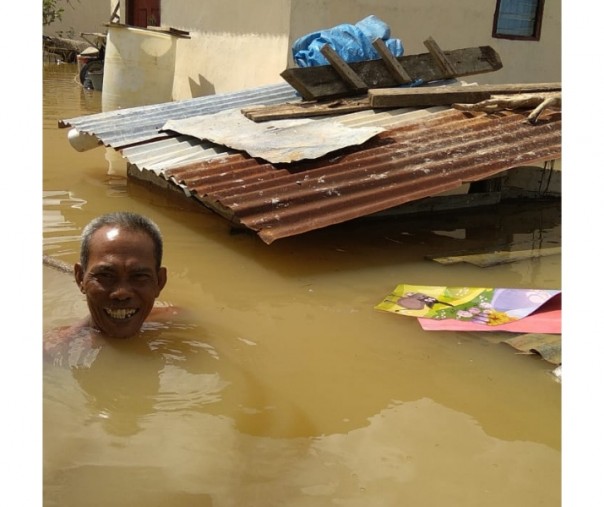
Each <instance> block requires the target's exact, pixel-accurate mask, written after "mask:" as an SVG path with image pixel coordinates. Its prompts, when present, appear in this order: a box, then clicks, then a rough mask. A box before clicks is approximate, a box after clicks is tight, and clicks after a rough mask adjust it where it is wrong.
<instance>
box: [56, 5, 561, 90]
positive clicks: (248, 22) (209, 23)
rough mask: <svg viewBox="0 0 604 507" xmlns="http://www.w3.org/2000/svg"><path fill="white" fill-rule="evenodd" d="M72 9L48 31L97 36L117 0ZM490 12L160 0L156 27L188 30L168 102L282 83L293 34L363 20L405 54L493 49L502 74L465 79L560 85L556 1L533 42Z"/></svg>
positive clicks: (180, 47) (558, 8)
mask: <svg viewBox="0 0 604 507" xmlns="http://www.w3.org/2000/svg"><path fill="white" fill-rule="evenodd" d="M73 2H74V7H75V9H71V8H70V7H69V6H67V7H66V8H65V14H64V20H63V22H62V23H60V24H53V25H51V26H50V27H49V29H50V30H51V31H53V30H57V29H61V27H63V28H62V29H66V28H64V27H70V26H73V27H74V28H75V29H76V31H77V32H79V31H103V27H102V24H103V23H106V22H107V21H108V20H109V16H110V15H111V12H112V10H113V7H114V5H115V3H116V2H117V0H73ZM125 4H126V0H122V2H121V3H120V8H121V19H122V22H123V21H124V20H125ZM495 6H496V0H457V1H454V2H453V1H448V2H447V1H444V0H433V1H429V0H380V1H379V2H376V1H374V0H365V1H363V0H163V1H162V5H161V20H162V25H163V26H165V27H174V28H178V29H181V30H187V31H189V32H190V33H191V39H179V40H178V42H177V53H176V69H175V77H174V88H173V98H174V99H175V100H179V99H185V98H190V97H197V96H201V95H208V94H212V93H224V92H229V91H235V90H241V89H246V88H251V87H256V86H260V85H264V84H272V83H280V82H283V80H282V78H281V77H280V73H281V72H282V71H283V70H284V69H285V68H287V67H288V66H291V65H293V59H292V55H291V46H292V43H293V42H294V41H295V40H296V39H297V38H298V37H300V36H302V35H305V34H307V33H309V32H313V31H316V30H320V29H327V28H331V27H333V26H336V25H338V24H340V23H356V22H357V21H359V20H361V19H363V18H364V17H366V16H368V15H370V14H374V15H376V16H378V17H379V18H381V19H382V20H383V21H385V22H386V23H387V24H388V25H389V26H390V28H391V36H392V37H397V38H399V39H401V40H402V42H403V46H404V48H405V54H417V53H425V52H427V49H426V47H425V46H424V44H423V41H424V40H426V39H427V38H428V37H430V36H432V37H434V39H435V40H436V41H437V42H438V44H439V45H440V47H441V48H442V49H444V50H448V49H458V48H463V47H472V46H483V45H489V46H492V47H493V48H494V49H495V50H496V51H497V52H498V53H499V55H500V56H501V59H502V62H503V69H501V70H499V71H497V72H494V73H489V74H482V75H478V76H468V77H467V78H466V80H468V81H475V82H478V83H529V82H549V81H561V0H546V2H545V11H544V19H543V26H542V30H541V39H540V40H539V41H517V40H506V39H496V38H493V37H492V36H491V31H492V25H493V16H494V13H495ZM76 20H77V21H76Z"/></svg>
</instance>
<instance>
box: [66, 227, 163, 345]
mask: <svg viewBox="0 0 604 507" xmlns="http://www.w3.org/2000/svg"><path fill="white" fill-rule="evenodd" d="M75 278H76V282H77V284H78V286H79V287H80V290H81V291H82V292H83V293H84V294H85V295H86V300H87V302H88V309H89V311H90V316H91V317H92V321H93V323H94V325H96V326H97V327H98V328H99V329H100V331H101V332H102V333H103V334H104V335H105V336H109V337H114V338H129V337H131V336H134V335H136V334H137V333H138V331H139V330H140V328H141V326H142V325H143V322H144V321H145V319H146V318H147V316H148V315H149V313H150V312H151V309H152V308H153V304H154V302H155V298H157V297H158V296H159V293H160V292H161V290H162V289H163V288H164V285H165V284H166V280H167V274H166V268H160V269H159V271H158V270H157V269H156V261H155V256H154V251H153V240H152V239H151V238H150V237H149V236H148V235H147V234H145V233H142V232H132V231H129V230H125V229H120V228H119V227H118V226H105V227H102V228H101V229H99V230H98V231H96V232H95V233H94V234H93V235H92V237H91V238H90V248H89V259H88V266H87V269H86V271H84V270H83V269H82V266H81V265H80V264H79V263H77V264H76V265H75Z"/></svg>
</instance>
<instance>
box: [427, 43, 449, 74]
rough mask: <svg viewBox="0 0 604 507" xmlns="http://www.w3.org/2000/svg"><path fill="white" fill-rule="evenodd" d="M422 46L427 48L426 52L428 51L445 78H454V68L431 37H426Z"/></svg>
mask: <svg viewBox="0 0 604 507" xmlns="http://www.w3.org/2000/svg"><path fill="white" fill-rule="evenodd" d="M424 46H426V47H427V48H428V51H430V54H431V55H432V57H433V58H434V60H435V61H436V63H437V64H438V66H439V67H440V68H441V70H442V71H443V73H444V74H445V75H446V76H447V77H453V76H455V74H456V71H455V66H454V65H453V64H452V63H451V62H450V61H449V60H448V59H447V56H446V55H445V53H444V51H443V50H442V49H440V47H439V46H438V44H437V43H436V41H435V40H434V39H433V38H432V37H428V39H427V40H425V41H424Z"/></svg>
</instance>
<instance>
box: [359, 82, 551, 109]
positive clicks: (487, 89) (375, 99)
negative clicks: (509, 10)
mask: <svg viewBox="0 0 604 507" xmlns="http://www.w3.org/2000/svg"><path fill="white" fill-rule="evenodd" d="M561 89H562V86H561V84H560V83H527V84H501V85H499V84H493V85H471V86H457V85H455V86H441V87H430V88H427V87H418V88H386V89H373V90H369V92H368V96H369V104H370V105H371V107H372V108H386V107H428V106H442V105H450V104H454V103H461V104H475V103H477V102H481V101H483V100H487V99H489V98H490V97H491V95H495V94H502V95H503V94H522V93H537V92H550V91H557V90H561Z"/></svg>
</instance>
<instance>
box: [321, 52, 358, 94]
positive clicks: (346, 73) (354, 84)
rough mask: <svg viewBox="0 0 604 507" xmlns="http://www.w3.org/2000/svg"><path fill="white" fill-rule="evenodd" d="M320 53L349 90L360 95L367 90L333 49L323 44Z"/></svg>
mask: <svg viewBox="0 0 604 507" xmlns="http://www.w3.org/2000/svg"><path fill="white" fill-rule="evenodd" d="M321 53H322V54H323V56H324V57H325V58H327V61H328V62H329V63H330V64H331V66H332V67H333V68H334V69H335V70H336V72H337V73H338V74H339V75H340V77H341V78H342V79H343V80H344V81H345V82H346V83H348V85H349V86H350V88H351V89H352V90H353V91H355V93H361V92H364V91H366V90H367V85H366V84H365V81H363V80H362V79H361V78H360V77H359V76H357V74H356V72H355V71H354V70H352V69H351V68H350V66H349V65H348V64H347V63H346V62H345V61H344V60H343V59H342V58H341V57H340V55H338V53H337V52H336V50H335V49H333V48H332V47H331V46H330V45H329V44H325V45H324V46H323V47H322V48H321Z"/></svg>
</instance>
